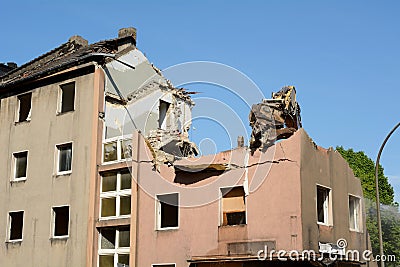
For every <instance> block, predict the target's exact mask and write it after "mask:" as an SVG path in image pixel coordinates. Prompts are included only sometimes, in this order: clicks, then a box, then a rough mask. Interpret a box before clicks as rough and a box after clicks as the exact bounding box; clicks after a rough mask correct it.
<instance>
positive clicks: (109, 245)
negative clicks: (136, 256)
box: [98, 225, 130, 267]
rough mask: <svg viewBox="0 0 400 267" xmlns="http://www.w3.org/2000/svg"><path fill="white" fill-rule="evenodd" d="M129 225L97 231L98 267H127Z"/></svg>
mask: <svg viewBox="0 0 400 267" xmlns="http://www.w3.org/2000/svg"><path fill="white" fill-rule="evenodd" d="M129 247H130V228H129V225H126V226H119V227H103V228H100V229H99V253H98V254H99V265H98V266H99V267H125V266H126V267H128V265H129Z"/></svg>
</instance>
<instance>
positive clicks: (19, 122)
mask: <svg viewBox="0 0 400 267" xmlns="http://www.w3.org/2000/svg"><path fill="white" fill-rule="evenodd" d="M29 122H31V120H30V119H29V120H26V121H15V122H14V125H22V124H26V123H29Z"/></svg>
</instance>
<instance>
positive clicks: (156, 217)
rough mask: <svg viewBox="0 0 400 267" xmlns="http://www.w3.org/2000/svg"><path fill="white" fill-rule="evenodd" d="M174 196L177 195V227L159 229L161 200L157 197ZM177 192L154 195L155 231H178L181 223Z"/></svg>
mask: <svg viewBox="0 0 400 267" xmlns="http://www.w3.org/2000/svg"><path fill="white" fill-rule="evenodd" d="M174 194H176V195H178V205H177V209H178V220H177V221H178V226H170V227H161V218H162V216H161V205H162V203H161V200H160V199H159V196H167V195H174ZM179 195H180V194H179V192H168V193H161V194H156V197H155V212H156V214H155V219H156V222H155V225H156V229H155V230H156V231H168V230H177V229H179V227H180V225H181V222H180V217H181V216H180V213H181V212H180V206H179V203H180V199H179Z"/></svg>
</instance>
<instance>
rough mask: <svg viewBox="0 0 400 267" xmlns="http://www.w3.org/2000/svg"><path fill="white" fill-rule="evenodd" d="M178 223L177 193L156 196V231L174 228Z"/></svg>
mask: <svg viewBox="0 0 400 267" xmlns="http://www.w3.org/2000/svg"><path fill="white" fill-rule="evenodd" d="M178 221H179V195H178V193H173V194H166V195H157V229H163V228H176V227H178Z"/></svg>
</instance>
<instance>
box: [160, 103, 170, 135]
mask: <svg viewBox="0 0 400 267" xmlns="http://www.w3.org/2000/svg"><path fill="white" fill-rule="evenodd" d="M170 105H171V104H170V103H168V102H165V101H163V100H160V107H159V118H158V127H159V128H160V129H163V130H166V129H167V113H168V109H169V106H170Z"/></svg>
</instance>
